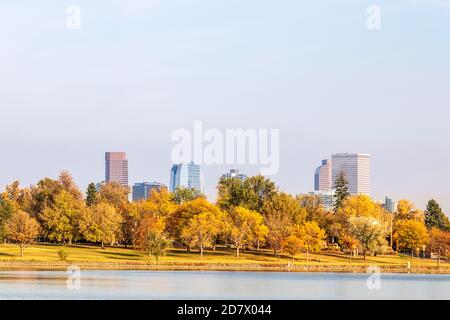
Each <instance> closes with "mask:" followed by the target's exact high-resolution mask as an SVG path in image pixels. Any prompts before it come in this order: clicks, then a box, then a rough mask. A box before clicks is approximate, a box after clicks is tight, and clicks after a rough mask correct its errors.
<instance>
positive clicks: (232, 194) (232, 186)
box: [217, 175, 277, 212]
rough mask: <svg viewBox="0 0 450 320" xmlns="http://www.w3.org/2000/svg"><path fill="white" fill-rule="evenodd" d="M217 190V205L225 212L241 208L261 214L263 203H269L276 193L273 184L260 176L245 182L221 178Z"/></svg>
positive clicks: (237, 179)
mask: <svg viewBox="0 0 450 320" xmlns="http://www.w3.org/2000/svg"><path fill="white" fill-rule="evenodd" d="M217 189H218V199H217V204H218V205H219V207H220V208H222V209H223V210H226V211H230V210H231V209H232V208H233V207H237V206H242V207H246V208H248V209H250V210H253V211H257V212H261V209H262V207H263V205H264V203H265V202H267V201H269V200H270V199H271V198H272V197H273V196H274V195H275V194H276V191H277V188H276V186H275V183H273V182H272V181H271V180H269V179H268V178H265V177H263V176H261V175H258V176H254V177H249V178H247V179H245V180H241V179H239V178H235V177H234V178H221V179H220V181H219V184H218V186H217Z"/></svg>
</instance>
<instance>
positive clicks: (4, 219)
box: [0, 196, 14, 241]
mask: <svg viewBox="0 0 450 320" xmlns="http://www.w3.org/2000/svg"><path fill="white" fill-rule="evenodd" d="M13 212H14V206H13V204H12V202H11V201H9V200H7V199H5V198H4V197H3V196H2V197H0V241H3V240H4V239H6V235H7V232H6V225H7V223H8V220H9V219H10V218H11V216H12V215H13Z"/></svg>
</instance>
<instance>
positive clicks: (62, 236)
mask: <svg viewBox="0 0 450 320" xmlns="http://www.w3.org/2000/svg"><path fill="white" fill-rule="evenodd" d="M53 202H54V203H53V204H51V205H50V206H49V207H47V208H45V209H44V211H43V213H42V217H41V218H42V221H43V223H42V226H43V228H44V234H45V236H46V237H47V238H48V239H50V240H52V241H57V242H62V243H63V244H65V243H66V242H68V243H72V241H73V240H75V239H76V238H77V235H78V217H79V216H78V215H79V213H80V212H81V210H82V208H83V203H82V202H81V201H79V200H77V199H75V198H74V197H73V195H72V194H71V193H69V192H67V191H65V190H63V191H61V192H60V193H59V194H58V195H56V196H55V198H54V200H53Z"/></svg>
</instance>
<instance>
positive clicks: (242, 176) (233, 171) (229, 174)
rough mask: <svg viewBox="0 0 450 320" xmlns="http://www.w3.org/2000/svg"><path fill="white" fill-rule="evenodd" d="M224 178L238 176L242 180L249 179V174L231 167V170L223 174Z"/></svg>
mask: <svg viewBox="0 0 450 320" xmlns="http://www.w3.org/2000/svg"><path fill="white" fill-rule="evenodd" d="M222 178H225V179H229V178H238V179H240V180H245V179H247V175H246V174H243V173H239V170H237V169H231V170H230V172H227V173H225V174H223V175H222Z"/></svg>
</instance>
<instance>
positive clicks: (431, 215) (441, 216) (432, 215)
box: [425, 199, 450, 231]
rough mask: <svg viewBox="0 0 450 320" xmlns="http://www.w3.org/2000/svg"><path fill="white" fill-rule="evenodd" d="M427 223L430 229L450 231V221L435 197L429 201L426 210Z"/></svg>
mask: <svg viewBox="0 0 450 320" xmlns="http://www.w3.org/2000/svg"><path fill="white" fill-rule="evenodd" d="M425 225H426V227H427V228H428V229H431V228H438V229H440V230H444V231H450V222H449V220H448V218H447V216H446V215H445V213H444V212H443V211H442V209H441V207H440V206H439V204H438V203H437V201H436V200H434V199H431V200H430V201H428V204H427V209H426V210H425Z"/></svg>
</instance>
